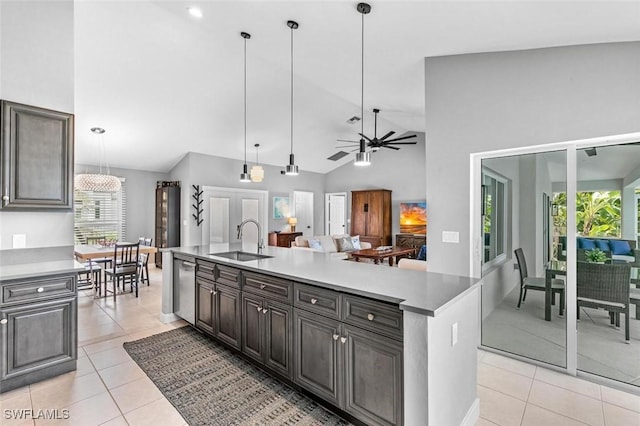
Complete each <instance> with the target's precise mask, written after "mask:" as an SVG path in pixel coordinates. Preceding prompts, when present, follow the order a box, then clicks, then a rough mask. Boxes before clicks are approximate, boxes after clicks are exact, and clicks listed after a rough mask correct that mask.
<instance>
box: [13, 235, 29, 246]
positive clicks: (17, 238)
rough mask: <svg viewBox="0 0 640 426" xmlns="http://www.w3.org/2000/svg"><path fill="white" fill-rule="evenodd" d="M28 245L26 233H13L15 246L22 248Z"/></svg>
mask: <svg viewBox="0 0 640 426" xmlns="http://www.w3.org/2000/svg"><path fill="white" fill-rule="evenodd" d="M26 247H27V235H26V234H13V248H14V249H20V248H26Z"/></svg>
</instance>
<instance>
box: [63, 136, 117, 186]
mask: <svg viewBox="0 0 640 426" xmlns="http://www.w3.org/2000/svg"><path fill="white" fill-rule="evenodd" d="M91 132H92V133H93V134H94V135H96V138H97V139H98V158H99V165H100V166H99V167H100V168H99V172H98V173H83V174H78V175H76V176H75V178H74V180H73V186H74V188H75V189H77V190H78V191H93V192H118V191H120V187H121V186H122V183H121V182H120V179H119V178H118V177H116V176H112V175H111V174H110V170H109V162H108V161H107V160H106V152H105V148H104V134H105V133H106V130H104V129H103V128H102V127H92V128H91ZM103 154H104V157H105V164H106V174H103V173H102V160H103V158H102V157H103Z"/></svg>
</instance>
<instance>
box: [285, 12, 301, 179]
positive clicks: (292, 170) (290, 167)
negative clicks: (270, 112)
mask: <svg viewBox="0 0 640 426" xmlns="http://www.w3.org/2000/svg"><path fill="white" fill-rule="evenodd" d="M287 27H289V28H291V152H290V154H289V164H287V166H286V167H285V171H284V174H285V175H289V176H297V175H298V166H296V165H295V161H294V158H293V30H295V29H297V28H298V23H297V22H295V21H287Z"/></svg>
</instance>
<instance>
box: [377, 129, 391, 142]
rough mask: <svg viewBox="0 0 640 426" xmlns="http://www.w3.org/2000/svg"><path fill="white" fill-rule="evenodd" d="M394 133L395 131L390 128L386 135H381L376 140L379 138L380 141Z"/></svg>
mask: <svg viewBox="0 0 640 426" xmlns="http://www.w3.org/2000/svg"><path fill="white" fill-rule="evenodd" d="M394 133H395V132H394V131H393V130H392V131H390V132H389V133H387V134H386V135H384V136H383V137H381V138H380V139H378V140H380V141H384V140H385V139H386V138H388V137H389V136H391V135H393V134H394Z"/></svg>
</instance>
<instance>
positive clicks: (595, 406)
mask: <svg viewBox="0 0 640 426" xmlns="http://www.w3.org/2000/svg"><path fill="white" fill-rule="evenodd" d="M150 272H151V286H150V287H146V286H145V287H141V288H140V297H138V298H137V299H136V298H135V297H134V296H133V295H131V294H123V295H118V297H117V301H116V302H115V303H114V302H113V298H107V299H97V300H96V299H93V297H92V295H91V294H89V292H81V294H80V296H79V301H78V302H79V303H78V306H79V307H78V311H79V312H78V326H79V343H78V357H79V358H78V369H77V370H76V371H74V372H71V373H67V374H64V375H62V376H58V377H55V378H53V379H50V380H46V381H43V382H40V383H35V384H33V385H30V386H25V387H23V388H20V389H16V390H14V391H11V392H8V393H5V394H2V395H0V408H1V410H0V416H1V420H0V423H1V424H2V425H3V426H5V425H7V426H8V425H11V426H13V425H25V426H26V425H31V426H34V425H45V424H71V425H75V424H77V425H82V426H90V425H110V426H118V425H163V426H171V425H177V426H182V425H185V424H186V423H185V420H184V419H183V418H182V417H181V416H180V414H179V413H178V412H177V411H176V410H175V408H173V406H172V405H171V404H170V403H169V402H168V401H167V400H166V398H164V397H163V396H162V394H161V393H160V391H158V389H157V388H156V387H155V386H154V384H153V383H152V382H151V380H149V378H148V377H147V376H146V375H145V374H144V372H143V371H142V370H141V369H140V368H139V367H138V366H137V365H136V363H135V362H134V361H133V360H132V359H131V358H130V357H129V355H128V354H127V353H126V351H125V350H124V349H123V348H122V343H123V342H126V341H131V340H137V339H140V338H142V337H146V336H150V335H152V334H156V333H161V332H163V331H166V330H170V329H172V328H175V327H180V326H182V325H184V324H185V323H184V322H182V321H178V322H175V323H172V324H162V323H161V322H160V321H159V319H158V317H159V313H160V306H161V280H162V278H161V270H160V269H155V268H153V267H152V266H151V265H150ZM478 395H479V397H480V419H479V420H478V422H477V423H476V424H477V425H478V426H485V425H501V426H508V425H535V426H538V425H584V424H587V425H605V426H617V425H620V426H622V425H624V426H640V397H639V396H635V395H631V394H628V393H624V392H620V391H618V390H615V389H611V388H608V387H605V386H601V385H597V384H594V383H591V382H588V381H585V380H582V379H578V378H574V377H570V376H567V375H564V374H561V373H557V372H554V371H551V370H547V369H545V368H541V367H536V366H534V365H531V364H527V363H523V362H520V361H516V360H513V359H510V358H506V357H502V356H499V355H496V354H493V353H489V352H484V351H479V352H478ZM25 409H30V410H33V411H32V412H33V414H39V412H38V410H40V409H42V410H56V409H57V412H53V414H58V416H59V417H62V416H63V414H64V411H63V410H68V413H69V418H68V419H67V420H46V419H43V418H40V419H35V420H34V419H32V418H27V419H23V420H20V419H16V418H10V417H11V415H7V413H9V414H11V413H14V411H11V410H25ZM7 410H9V411H7ZM49 412H50V413H51V411H49ZM23 413H24V411H23ZM408 426H413V425H408Z"/></svg>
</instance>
